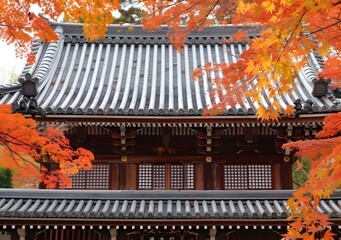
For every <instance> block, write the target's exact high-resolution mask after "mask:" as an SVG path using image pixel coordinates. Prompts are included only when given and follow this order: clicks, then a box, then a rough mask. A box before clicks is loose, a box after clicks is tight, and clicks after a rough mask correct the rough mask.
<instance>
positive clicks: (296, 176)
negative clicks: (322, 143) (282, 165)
mask: <svg viewBox="0 0 341 240" xmlns="http://www.w3.org/2000/svg"><path fill="white" fill-rule="evenodd" d="M310 166H311V160H310V159H308V158H306V157H301V158H300V159H299V160H297V161H296V163H295V164H294V165H293V167H292V168H293V169H292V170H293V174H292V178H293V183H294V189H297V188H299V187H301V186H303V185H304V184H305V183H306V182H307V180H308V174H309V171H310Z"/></svg>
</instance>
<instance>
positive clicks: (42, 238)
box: [35, 228, 102, 240]
mask: <svg viewBox="0 0 341 240" xmlns="http://www.w3.org/2000/svg"><path fill="white" fill-rule="evenodd" d="M51 239H53V240H101V239H102V238H101V234H100V232H99V231H96V230H91V229H71V228H66V229H47V230H46V231H41V232H40V233H38V234H37V236H36V237H35V240H51Z"/></svg>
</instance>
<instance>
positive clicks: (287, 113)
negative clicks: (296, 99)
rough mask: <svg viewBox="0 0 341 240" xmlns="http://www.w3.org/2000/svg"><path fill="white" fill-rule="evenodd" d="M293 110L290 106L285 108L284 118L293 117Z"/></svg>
mask: <svg viewBox="0 0 341 240" xmlns="http://www.w3.org/2000/svg"><path fill="white" fill-rule="evenodd" d="M295 112H296V110H295V108H294V107H293V106H292V105H288V106H287V108H286V109H285V110H284V115H286V116H288V117H289V116H293V115H295Z"/></svg>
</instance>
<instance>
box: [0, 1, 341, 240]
mask: <svg viewBox="0 0 341 240" xmlns="http://www.w3.org/2000/svg"><path fill="white" fill-rule="evenodd" d="M1 1H2V2H1ZM120 2H122V1H118V0H113V1H112V0H102V1H98V0H91V1H90V0H89V1H82V0H67V1H63V2H59V1H56V0H52V1H37V0H24V1H15V0H9V1H7V0H6V1H5V0H0V3H1V4H0V24H1V26H2V27H1V28H0V38H1V39H2V40H5V41H7V42H8V43H10V42H15V43H16V45H17V53H18V55H25V54H26V52H27V51H28V49H29V47H30V44H31V41H32V38H34V37H38V38H40V39H42V40H43V41H44V40H46V41H53V40H56V39H57V36H56V34H55V33H53V31H52V30H51V28H50V26H49V25H48V23H47V22H46V21H45V20H44V19H43V18H41V17H39V16H36V15H35V14H33V13H32V12H31V6H32V5H33V4H37V5H38V6H39V7H41V9H42V12H43V13H44V14H45V15H47V16H49V17H50V18H52V20H57V19H58V17H59V16H61V15H62V14H63V15H64V16H65V18H66V20H68V21H79V20H81V19H82V20H84V23H85V24H84V33H85V34H86V36H87V38H88V39H89V40H93V39H95V38H102V37H103V36H104V33H105V31H106V24H108V23H111V22H112V21H113V17H112V15H111V13H112V11H113V10H115V9H118V7H119V4H120ZM136 2H139V3H140V4H142V5H143V6H144V9H145V10H146V15H145V17H144V18H145V19H144V21H143V24H144V26H145V27H146V28H148V29H150V30H156V29H157V28H159V27H160V26H161V25H162V24H167V25H168V26H169V27H170V28H171V31H170V32H169V35H168V37H169V39H170V40H171V41H172V43H173V44H174V45H175V47H176V48H178V49H179V50H181V47H182V46H183V45H184V44H185V42H186V36H187V35H188V34H189V33H190V32H191V31H193V30H200V29H201V28H202V27H205V26H209V25H212V24H213V23H215V22H218V23H221V24H226V23H230V22H231V21H233V23H235V24H253V25H256V26H258V28H259V31H260V33H259V37H258V38H253V39H250V38H248V37H247V34H245V33H243V32H238V33H237V34H236V35H235V36H234V37H232V38H230V39H227V41H239V42H247V43H248V49H247V50H246V51H244V52H243V53H242V54H241V55H240V58H239V60H238V61H236V62H232V63H230V64H217V65H215V66H212V64H210V63H207V64H206V65H205V66H204V67H203V69H201V70H196V71H195V74H194V77H197V78H198V77H200V75H201V74H203V73H204V72H205V71H206V72H211V71H218V72H220V73H221V74H220V75H219V77H217V78H215V79H213V80H214V81H215V85H216V86H217V88H216V89H213V93H214V94H219V95H220V96H221V97H222V101H221V102H220V104H219V105H216V106H214V108H213V109H208V110H207V111H206V113H207V114H216V113H218V112H219V111H220V110H221V109H222V108H224V107H225V106H226V104H228V105H233V104H234V103H236V102H239V101H241V98H243V97H245V93H246V94H247V96H249V97H251V98H252V99H253V101H255V102H258V104H259V105H260V107H259V108H258V110H257V116H258V117H259V118H260V119H261V120H263V121H277V120H278V118H279V117H280V116H281V115H282V114H284V115H293V113H294V110H295V109H294V108H293V107H292V106H289V107H288V108H287V109H282V108H281V106H280V103H279V102H278V101H276V97H277V96H278V95H282V94H285V93H288V92H290V90H291V89H293V88H294V79H295V77H296V76H297V74H298V72H299V71H300V70H301V69H302V68H303V67H304V66H305V65H306V64H307V62H308V60H309V59H308V57H307V56H309V54H310V53H311V52H313V51H314V52H315V53H317V54H320V55H321V56H322V57H327V56H328V59H327V61H326V63H325V66H324V69H323V71H321V72H318V73H316V74H317V75H318V76H319V78H332V79H333V81H334V82H333V85H334V86H336V87H337V86H339V85H340V81H341V70H340V66H341V57H340V50H341V40H340V39H341V31H340V24H341V17H340V16H341V1H340V0H254V1H251V0H181V1H179V0H136ZM184 23H185V25H183V26H182V25H181V24H184ZM33 60H34V57H33V54H32V53H30V54H29V61H30V62H32V61H33ZM225 93H229V94H225ZM264 94H265V95H267V96H268V98H270V99H271V100H273V101H271V102H272V105H267V104H264V102H263V101H262V98H261V96H263V95H264ZM8 111H9V110H8V109H6V107H2V109H0V114H2V115H5V117H8V116H7V115H9V112H8ZM6 112H7V113H6ZM6 114H7V115H6ZM14 118H18V119H19V117H13V116H11V117H8V120H7V121H5V122H4V124H5V125H4V128H2V125H1V128H0V129H1V131H0V136H4V137H6V138H5V141H4V140H1V141H3V144H7V145H6V147H7V149H9V150H12V151H10V152H12V153H20V152H26V153H29V154H31V155H32V156H33V157H34V159H35V160H38V159H41V158H42V157H43V159H44V160H47V159H49V160H51V161H54V162H57V163H59V164H60V166H61V170H60V171H59V172H57V173H55V174H57V175H62V176H64V180H65V179H66V177H65V176H66V175H65V174H66V173H74V172H76V171H77V169H78V168H79V167H87V166H89V165H90V164H89V163H86V164H85V162H86V159H87V158H88V157H89V158H91V156H90V154H89V153H87V152H84V150H77V151H76V152H74V151H72V150H70V149H69V146H68V143H67V141H66V139H65V138H64V137H63V136H62V135H61V133H60V132H56V131H55V130H52V129H48V131H47V133H46V135H41V134H39V133H38V132H36V131H32V129H35V125H34V122H33V121H28V122H25V124H26V125H24V127H23V128H24V129H21V128H20V125H15V124H14V123H12V122H15V121H13V119H14ZM0 119H1V120H2V116H0ZM18 121H19V120H18ZM20 121H23V120H22V119H21V120H20ZM10 122H11V123H10ZM326 123H327V124H326V126H325V128H324V130H323V131H322V132H321V133H319V135H318V137H320V138H321V139H318V140H311V141H301V142H296V143H290V144H289V145H286V146H285V147H290V148H299V149H300V150H299V151H298V153H297V154H298V155H307V157H309V158H310V159H312V160H314V161H313V162H312V164H311V171H310V173H309V178H308V181H307V183H306V185H305V186H303V187H302V188H300V189H299V190H297V192H296V193H295V194H294V197H293V198H292V199H291V200H290V201H289V207H290V208H291V209H292V213H293V214H292V215H291V217H290V219H291V220H295V221H294V222H293V223H292V224H291V228H290V230H289V232H288V234H287V235H286V239H297V238H298V239H314V238H315V237H316V238H321V239H332V234H331V232H330V230H328V229H327V228H326V226H327V225H328V221H327V216H325V215H320V214H319V213H318V211H317V205H318V204H319V200H320V198H322V197H329V195H330V194H331V193H332V192H333V191H334V190H335V189H336V188H337V187H339V186H340V179H341V176H340V169H341V167H340V152H341V151H340V150H341V144H340V143H341V137H340V136H338V133H339V132H340V129H339V128H340V125H341V124H339V123H340V115H330V117H328V118H326ZM13 124H14V125H13ZM16 124H17V123H16ZM12 125H13V126H12ZM12 129H13V131H12ZM16 129H20V130H18V131H16ZM14 130H15V131H14ZM12 132H14V133H16V134H15V135H14V136H15V137H17V138H18V139H19V140H20V141H19V142H17V143H20V144H19V145H18V144H12V142H11V141H14V140H13V139H8V138H7V135H8V134H11V133H12ZM28 133H30V134H32V135H29V134H28ZM1 134H2V135H1ZM4 137H3V138H4ZM21 138H24V139H21ZM14 139H15V138H14ZM28 143H29V144H28ZM57 143H58V144H59V145H58V144H57ZM55 144H57V145H58V146H59V147H60V148H59V147H58V148H55V146H57V145H55ZM32 146H33V147H32ZM310 149H311V150H310ZM60 153H63V154H62V155H60ZM64 154H65V155H64ZM70 156H71V157H70ZM76 156H77V157H76ZM12 158H13V159H14V160H15V161H16V163H17V164H18V165H19V166H21V164H26V165H27V166H29V165H30V164H29V163H28V162H26V161H25V160H24V159H22V158H20V156H19V155H12ZM77 161H79V163H80V164H79V166H78V163H76V164H75V162H77ZM8 162H9V161H8ZM75 165H76V166H75ZM299 167H300V166H299ZM27 169H29V168H27ZM43 174H44V172H43ZM50 178H51V179H56V178H55V176H54V175H53V174H52V175H47V176H45V177H43V178H41V179H48V180H47V181H49V179H50ZM65 181H66V180H65ZM50 182H55V180H51V181H50ZM66 182H67V181H66ZM312 200H313V201H312ZM318 234H321V235H318Z"/></svg>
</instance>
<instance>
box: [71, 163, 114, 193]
mask: <svg viewBox="0 0 341 240" xmlns="http://www.w3.org/2000/svg"><path fill="white" fill-rule="evenodd" d="M70 178H71V180H72V186H71V187H70V188H76V189H109V188H110V185H109V183H110V165H109V164H94V165H93V167H92V169H90V170H87V171H84V170H80V171H79V172H78V173H77V174H75V175H72V176H70Z"/></svg>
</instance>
